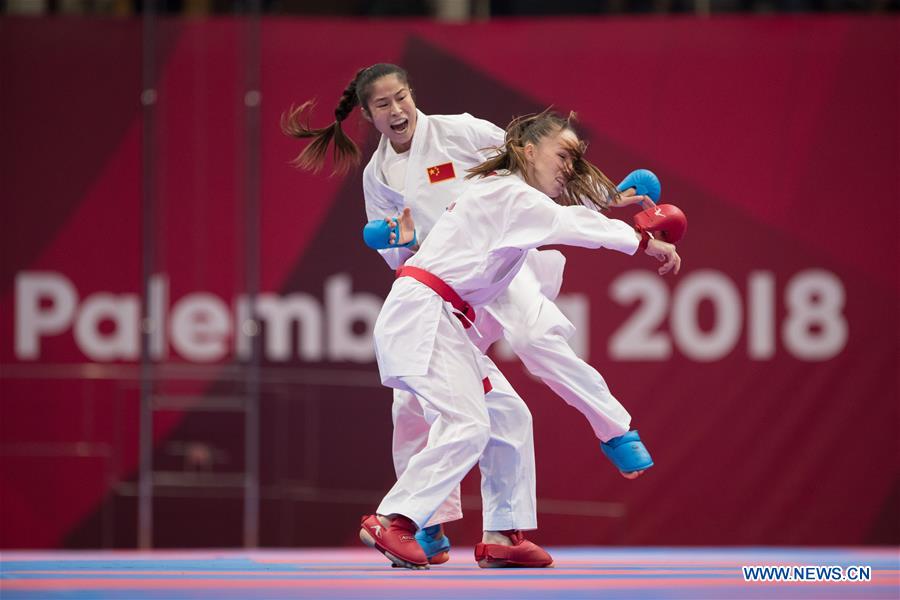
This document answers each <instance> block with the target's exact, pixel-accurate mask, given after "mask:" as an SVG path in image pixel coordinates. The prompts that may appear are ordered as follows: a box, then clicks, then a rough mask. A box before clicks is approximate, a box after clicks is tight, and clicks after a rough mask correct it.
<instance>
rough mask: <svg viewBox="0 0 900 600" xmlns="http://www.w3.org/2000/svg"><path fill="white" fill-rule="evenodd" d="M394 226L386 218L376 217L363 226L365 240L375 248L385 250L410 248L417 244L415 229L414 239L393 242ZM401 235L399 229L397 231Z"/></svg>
mask: <svg viewBox="0 0 900 600" xmlns="http://www.w3.org/2000/svg"><path fill="white" fill-rule="evenodd" d="M392 229H393V228H392V227H391V225H390V223H388V222H387V221H386V220H385V219H375V220H374V221H369V222H368V223H366V226H365V227H363V241H364V242H365V243H366V246H368V247H369V248H373V249H375V250H385V249H387V248H409V247H410V246H414V245H415V244H416V237H417V236H416V232H415V231H413V239H412V240H410V241H409V242H407V243H405V244H392V243H391V231H392ZM397 235H398V236H399V235H400V233H399V231H398V232H397Z"/></svg>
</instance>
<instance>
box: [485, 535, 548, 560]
mask: <svg viewBox="0 0 900 600" xmlns="http://www.w3.org/2000/svg"><path fill="white" fill-rule="evenodd" d="M500 533H502V534H503V535H505V536H506V537H508V538H509V539H510V540H511V541H512V543H513V545H512V546H503V545H501V544H483V543H482V544H477V545H476V546H475V560H476V561H478V566H479V567H481V568H482V569H491V568H497V567H518V568H541V567H549V566H552V565H553V557H551V556H550V555H549V554H547V551H546V550H544V549H543V548H541V547H540V546H538V545H537V544H535V543H533V542H529V541H528V540H526V539H525V536H524V535H522V532H521V531H518V530H515V529H514V530H511V531H501V532H500Z"/></svg>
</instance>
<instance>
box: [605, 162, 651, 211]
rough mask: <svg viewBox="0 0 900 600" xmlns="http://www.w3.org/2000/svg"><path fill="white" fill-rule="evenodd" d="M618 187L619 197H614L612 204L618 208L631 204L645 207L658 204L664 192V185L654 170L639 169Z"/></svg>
mask: <svg viewBox="0 0 900 600" xmlns="http://www.w3.org/2000/svg"><path fill="white" fill-rule="evenodd" d="M616 189H618V190H619V197H618V198H616V199H613V201H612V202H611V203H610V206H611V207H613V208H618V207H622V206H629V205H631V204H640V205H641V206H642V207H644V208H650V207H651V206H656V203H657V202H659V196H660V194H662V185H661V184H660V183H659V178H658V177H657V176H656V174H655V173H654V172H653V171H649V170H647V169H638V170H636V171H632V172H631V173H629V174H628V175H627V176H626V177H625V179H623V180H622V183H620V184H619V185H618V186H616Z"/></svg>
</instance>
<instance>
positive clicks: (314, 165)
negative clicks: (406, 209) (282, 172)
mask: <svg viewBox="0 0 900 600" xmlns="http://www.w3.org/2000/svg"><path fill="white" fill-rule="evenodd" d="M391 74H394V75H396V76H397V78H398V79H400V81H402V82H403V83H404V84H406V85H407V86H409V78H408V77H407V75H406V71H405V70H403V69H402V68H400V67H398V66H397V65H390V64H387V63H378V64H375V65H372V66H371V67H367V68H365V69H360V70H359V71H357V73H356V76H355V77H354V78H353V80H352V81H351V82H350V83H348V84H347V87H346V88H345V89H344V93H343V94H341V99H340V100H339V101H338V105H337V108H335V109H334V119H335V120H334V123H332V124H331V125H329V126H328V127H323V128H322V129H312V128H310V126H309V115H310V113H311V112H312V109H313V107H314V106H315V101H313V100H308V101H306V102H304V103H303V104H301V105H300V106H294V105H291V107H290V108H289V109H288V111H287V112H285V113H282V114H281V131H282V132H284V134H285V135H289V136H291V137H295V138H300V139H303V138H313V141H312V142H311V143H310V144H309V145H308V146H307V147H306V148H304V149H303V151H302V152H300V154H298V155H297V156H296V157H295V158H294V159H293V160H292V161H291V164H292V165H294V166H295V167H297V168H299V169H304V170H306V171H313V172H314V173H318V172H319V171H321V170H322V166H323V165H324V164H325V155H326V154H327V153H328V145H329V144H331V141H332V140H334V172H335V173H338V174H343V173H346V172H347V171H349V170H350V168H351V167H353V166H356V165H358V164H359V158H360V152H359V147H358V146H357V145H356V144H355V143H354V142H353V140H352V139H350V138H349V137H348V136H347V134H345V133H344V130H343V129H342V128H341V122H342V121H344V120H345V119H346V118H347V117H349V116H350V113H352V112H353V109H354V107H356V106H357V105H360V106H362V108H363V110H364V111H366V112H367V113H368V112H369V108H368V106H367V104H368V100H369V88H370V87H371V85H372V83H374V82H375V81H376V80H378V79H380V78H382V77H384V76H386V75H391Z"/></svg>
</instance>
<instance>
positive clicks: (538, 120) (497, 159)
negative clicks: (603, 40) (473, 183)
mask: <svg viewBox="0 0 900 600" xmlns="http://www.w3.org/2000/svg"><path fill="white" fill-rule="evenodd" d="M575 120H576V114H575V113H574V112H570V113H569V114H568V116H567V117H565V118H563V117H562V116H560V115H559V114H558V113H556V112H554V111H552V110H551V109H550V108H548V109H546V110H544V111H543V112H541V113H538V114H532V115H524V116H521V117H516V118H515V119H513V120H512V122H510V124H509V125H508V126H507V127H506V138H505V140H504V143H503V146H501V147H499V148H497V152H498V153H497V155H496V156H493V157H491V158H489V159H488V160H486V161H484V162H483V163H481V164H480V165H478V166H475V167H473V168H471V169H469V170H468V172H469V175H467V178H472V177H477V176H481V177H485V176H487V175H489V174H490V173H493V172H494V171H499V170H502V169H505V170H508V171H510V172H512V173H522V174H523V175H524V176H526V179H527V175H526V174H527V168H526V167H527V164H528V163H527V162H526V159H525V146H526V145H527V144H529V143H531V144H537V143H538V142H539V141H540V140H541V139H542V138H544V137H546V136H548V135H551V134H553V133H556V132H558V131H561V130H564V129H569V130H571V131H572V132H574V133H576V135H577V131H575V127H574V125H573V124H574V122H575ZM586 149H587V144H586V143H584V142H581V141H579V143H578V145H577V146H575V147H571V148H569V151H570V152H571V153H572V171H571V172H570V173H569V178H568V180H567V182H566V186H565V188H564V190H563V193H562V194H560V196H559V197H557V198H554V200H555V201H556V202H557V203H559V204H562V205H564V206H572V205H581V204H584V201H585V200H589V201H590V202H591V203H592V204H594V206H596V207H597V208H598V209H599V210H602V211H605V210H607V209H608V208H609V205H610V202H611V201H612V200H613V199H615V198H616V197H617V196H618V195H619V191H618V190H617V189H616V185H615V184H614V183H613V182H612V181H610V179H609V178H608V177H607V176H606V175H604V174H603V172H602V171H601V170H600V169H598V168H597V167H596V166H594V165H593V164H591V163H590V162H589V161H587V160H586V159H585V158H584V152H585V150H586Z"/></svg>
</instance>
